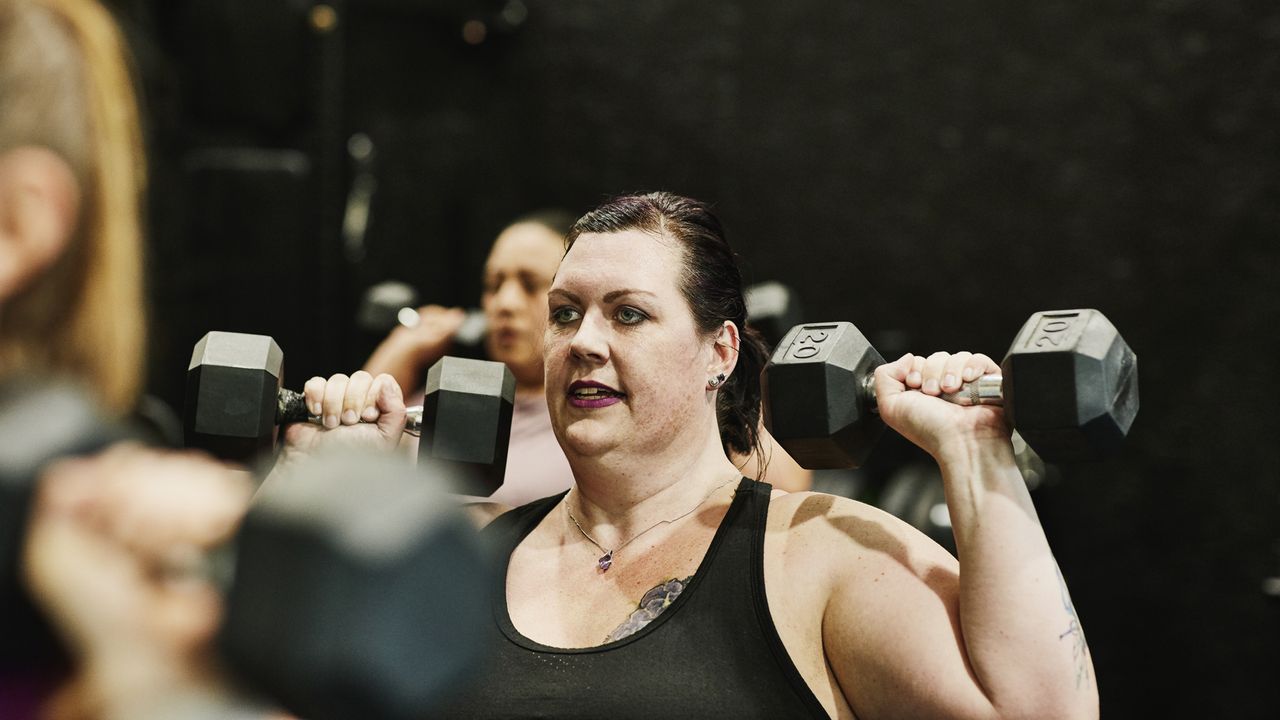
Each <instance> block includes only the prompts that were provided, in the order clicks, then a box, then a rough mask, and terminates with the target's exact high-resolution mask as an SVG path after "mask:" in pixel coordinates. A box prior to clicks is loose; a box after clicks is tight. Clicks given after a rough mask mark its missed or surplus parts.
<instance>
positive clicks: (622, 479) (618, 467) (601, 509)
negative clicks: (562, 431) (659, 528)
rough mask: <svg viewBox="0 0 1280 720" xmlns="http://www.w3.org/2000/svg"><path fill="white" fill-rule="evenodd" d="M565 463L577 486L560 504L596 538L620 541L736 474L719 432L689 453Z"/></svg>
mask: <svg viewBox="0 0 1280 720" xmlns="http://www.w3.org/2000/svg"><path fill="white" fill-rule="evenodd" d="M570 465H571V466H572V468H573V473H574V477H575V479H576V484H575V487H574V489H573V490H572V491H571V492H570V493H569V495H568V496H567V497H566V498H565V502H566V503H567V504H568V506H569V509H570V510H571V511H572V513H573V515H574V517H575V518H577V519H578V521H579V522H580V523H581V524H582V526H583V527H585V528H587V530H588V532H591V530H592V529H593V528H594V530H595V532H592V535H593V536H594V537H596V538H597V539H598V540H600V541H601V542H606V541H608V542H613V541H615V540H618V541H625V540H626V539H627V538H629V537H631V536H632V535H634V534H635V533H637V532H640V531H641V530H644V529H645V528H647V527H650V526H652V525H653V523H655V522H659V521H662V520H670V519H672V518H675V517H677V516H680V515H681V514H682V513H686V512H688V511H690V510H692V509H693V508H694V507H696V506H697V505H698V503H700V502H703V501H704V500H706V499H707V498H708V495H709V494H712V493H714V491H715V490H717V489H718V488H720V487H722V486H724V485H727V484H729V483H730V482H732V481H735V480H737V479H739V477H740V473H739V472H738V468H737V467H735V466H734V465H733V463H732V462H730V461H729V459H728V458H727V457H725V454H724V449H723V447H722V446H721V444H720V438H719V433H718V432H716V433H715V434H714V436H708V437H707V438H706V441H705V442H704V443H702V444H701V445H700V446H698V447H696V448H695V450H694V451H693V452H689V451H686V452H682V453H675V454H673V456H671V457H667V458H663V457H662V455H661V454H649V455H646V456H645V457H643V458H635V457H626V458H624V457H619V456H618V455H616V454H614V453H608V454H606V455H605V456H603V457H597V458H577V459H571V460H570ZM597 532H598V533H599V535H597V534H596V533H597Z"/></svg>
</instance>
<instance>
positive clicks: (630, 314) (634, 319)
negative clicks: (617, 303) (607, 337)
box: [616, 305, 649, 325]
mask: <svg viewBox="0 0 1280 720" xmlns="http://www.w3.org/2000/svg"><path fill="white" fill-rule="evenodd" d="M616 317H617V318H618V322H620V323H622V324H623V325H635V324H636V323H639V322H641V321H643V320H647V319H648V318H649V316H648V315H645V314H644V313H642V312H640V311H639V310H637V309H635V308H633V307H628V306H626V305H623V306H622V307H620V308H618V312H617V316H616Z"/></svg>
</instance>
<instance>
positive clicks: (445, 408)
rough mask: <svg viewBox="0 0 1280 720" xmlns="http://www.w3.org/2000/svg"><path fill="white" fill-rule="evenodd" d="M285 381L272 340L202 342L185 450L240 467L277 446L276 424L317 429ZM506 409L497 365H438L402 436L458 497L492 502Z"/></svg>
mask: <svg viewBox="0 0 1280 720" xmlns="http://www.w3.org/2000/svg"><path fill="white" fill-rule="evenodd" d="M283 378H284V354H283V353H282V352H281V350H280V346H279V345H277V344H276V342H275V341H274V340H272V339H271V338H270V337H268V336H266V335H250V334H246V333H231V332H210V333H208V334H207V335H205V336H204V337H203V338H202V339H201V340H200V342H198V343H196V346H195V350H194V351H193V352H192V354H191V364H190V366H189V368H188V371H187V392H186V407H185V410H184V419H183V425H184V430H185V436H186V444H187V446H188V447H195V448H200V449H203V450H206V451H208V452H210V453H212V454H213V455H215V456H218V457H221V458H224V459H228V460H237V461H241V462H245V461H249V460H251V459H252V458H254V457H256V456H258V455H260V454H262V453H264V452H267V451H269V450H271V449H272V448H273V447H274V446H275V437H276V428H277V427H278V426H280V425H282V424H285V423H291V422H318V418H316V417H314V416H312V415H311V414H310V413H309V411H308V410H307V408H306V404H305V402H304V400H303V396H302V394H301V393H298V392H295V391H292V390H287V389H284V388H283V387H282V384H283ZM514 401H515V378H514V377H513V376H512V375H511V371H510V370H508V369H507V368H506V366H505V365H503V364H502V363H496V362H489V361H486V360H470V359H464V358H456V357H444V358H441V359H440V360H439V361H437V362H436V364H435V365H433V366H432V367H431V369H430V370H429V371H428V373H427V395H426V398H425V400H424V403H423V405H422V406H421V407H413V408H409V423H408V425H407V427H406V428H405V430H406V432H409V433H411V434H416V435H419V434H420V436H421V439H420V441H419V444H418V461H419V464H420V465H423V466H433V465H440V466H441V467H442V468H444V469H447V471H448V473H449V476H450V477H453V478H456V480H457V482H458V483H459V487H458V488H456V489H458V490H459V491H460V492H464V493H466V494H469V495H480V496H487V495H490V494H492V493H493V491H494V490H496V489H497V488H498V487H500V486H501V485H502V479H503V475H504V473H505V471H506V463H507V446H508V444H509V443H510V439H511V413H512V408H513V403H514Z"/></svg>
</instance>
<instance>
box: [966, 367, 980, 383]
mask: <svg viewBox="0 0 1280 720" xmlns="http://www.w3.org/2000/svg"><path fill="white" fill-rule="evenodd" d="M977 376H978V371H977V370H974V369H973V368H970V367H969V368H968V367H967V368H965V369H964V381H965V382H969V381H970V380H972V379H974V378H975V377H977Z"/></svg>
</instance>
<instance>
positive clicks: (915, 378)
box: [907, 370, 920, 385]
mask: <svg viewBox="0 0 1280 720" xmlns="http://www.w3.org/2000/svg"><path fill="white" fill-rule="evenodd" d="M907 384H908V385H919V384H920V373H918V372H916V371H915V370H912V371H911V372H909V373H907Z"/></svg>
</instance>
